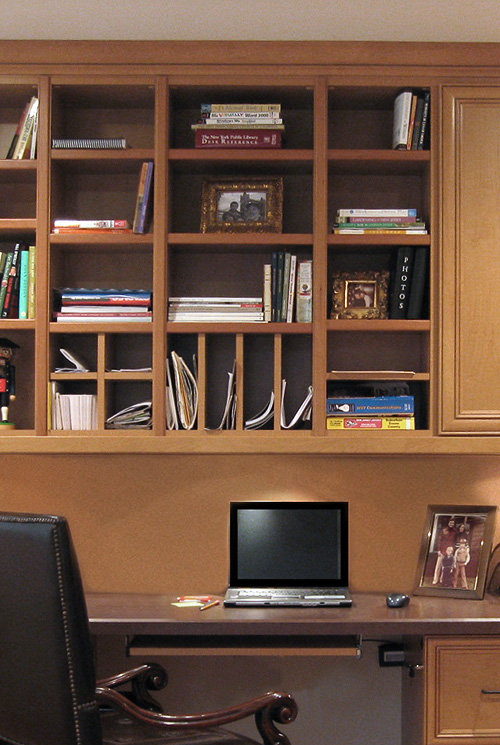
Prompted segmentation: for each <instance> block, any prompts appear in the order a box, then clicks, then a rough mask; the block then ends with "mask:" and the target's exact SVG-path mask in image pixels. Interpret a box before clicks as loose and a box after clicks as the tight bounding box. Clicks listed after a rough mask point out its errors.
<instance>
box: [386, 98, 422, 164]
mask: <svg viewBox="0 0 500 745" xmlns="http://www.w3.org/2000/svg"><path fill="white" fill-rule="evenodd" d="M429 109H430V93H429V91H411V90H405V91H401V93H399V94H398V96H396V100H395V101H394V121H393V131H392V147H393V149H394V150H427V149H428V147H429Z"/></svg>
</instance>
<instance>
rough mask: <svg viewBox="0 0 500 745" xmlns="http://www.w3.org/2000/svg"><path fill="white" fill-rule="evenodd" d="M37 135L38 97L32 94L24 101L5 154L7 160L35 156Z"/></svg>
mask: <svg viewBox="0 0 500 745" xmlns="http://www.w3.org/2000/svg"><path fill="white" fill-rule="evenodd" d="M37 135H38V98H37V97H36V96H32V97H31V99H30V100H29V101H28V102H27V103H26V106H25V107H24V110H23V113H22V114H21V117H20V119H19V122H18V124H17V127H16V131H15V133H14V137H13V138H12V141H11V143H10V147H9V150H8V152H7V155H6V156H5V157H6V158H7V159H8V160H22V159H24V158H26V159H28V158H29V159H33V158H36V144H37Z"/></svg>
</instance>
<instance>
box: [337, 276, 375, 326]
mask: <svg viewBox="0 0 500 745" xmlns="http://www.w3.org/2000/svg"><path fill="white" fill-rule="evenodd" d="M388 296H389V272H388V271H386V270H382V271H377V272H335V273H334V275H333V295H332V312H331V317H332V318H352V319H359V318H387V317H388Z"/></svg>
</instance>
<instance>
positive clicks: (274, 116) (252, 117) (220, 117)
mask: <svg viewBox="0 0 500 745" xmlns="http://www.w3.org/2000/svg"><path fill="white" fill-rule="evenodd" d="M212 119H213V120H214V121H216V122H217V121H225V120H234V121H236V122H238V121H241V120H243V121H249V122H253V121H266V120H269V121H270V122H274V121H278V122H279V123H280V124H281V123H282V121H281V116H280V112H279V111H242V110H241V109H240V110H239V111H210V112H209V113H208V116H206V117H205V119H204V121H206V122H209V121H210V120H212Z"/></svg>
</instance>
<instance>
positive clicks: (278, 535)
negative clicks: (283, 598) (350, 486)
mask: <svg viewBox="0 0 500 745" xmlns="http://www.w3.org/2000/svg"><path fill="white" fill-rule="evenodd" d="M347 531H348V526H347V502H238V503H236V502H233V503H232V504H231V514H230V545H231V555H230V584H231V585H233V586H235V585H239V586H244V587H245V586H246V587H248V586H254V587H266V586H273V587H293V586H294V585H306V586H307V585H309V586H311V587H313V586H316V587H346V586H347V585H348V576H347V575H348V569H347V556H348V553H347V550H348V546H347V543H348V537H347Z"/></svg>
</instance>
